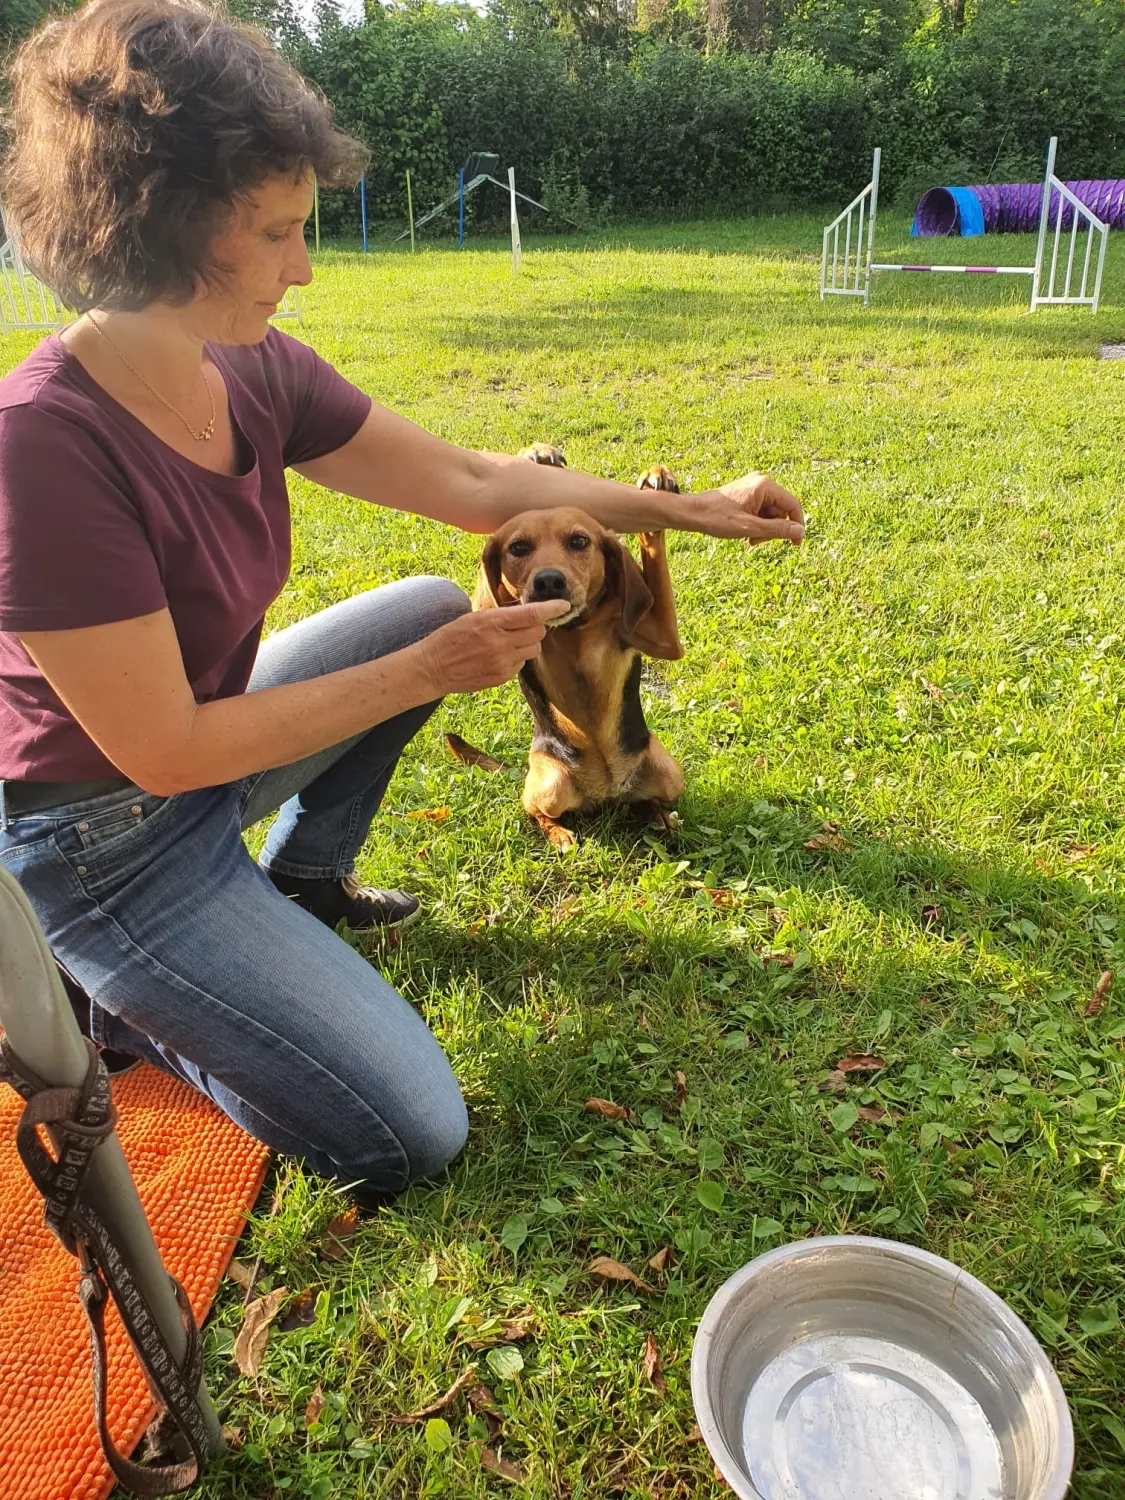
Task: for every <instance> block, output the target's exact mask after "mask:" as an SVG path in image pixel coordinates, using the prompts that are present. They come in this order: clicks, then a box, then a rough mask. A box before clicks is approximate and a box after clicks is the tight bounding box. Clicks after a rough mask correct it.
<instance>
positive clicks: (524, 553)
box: [508, 537, 532, 557]
mask: <svg viewBox="0 0 1125 1500" xmlns="http://www.w3.org/2000/svg"><path fill="white" fill-rule="evenodd" d="M531 552H532V546H531V543H530V542H528V541H525V540H524V539H523V538H522V537H521V538H517V539H516V540H515V541H514V542H509V543H508V556H509V557H530V556H531Z"/></svg>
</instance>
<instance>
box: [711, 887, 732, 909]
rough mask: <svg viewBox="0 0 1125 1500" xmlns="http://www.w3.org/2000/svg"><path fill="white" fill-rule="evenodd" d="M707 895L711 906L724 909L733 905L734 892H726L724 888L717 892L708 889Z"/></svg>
mask: <svg viewBox="0 0 1125 1500" xmlns="http://www.w3.org/2000/svg"><path fill="white" fill-rule="evenodd" d="M707 894H708V895H709V896H710V897H711V905H712V906H717V907H719V908H720V909H725V908H726V907H728V906H733V905H734V892H733V891H728V890H727V889H726V888H725V887H720V889H719V890H711V889H710V887H708V889H707Z"/></svg>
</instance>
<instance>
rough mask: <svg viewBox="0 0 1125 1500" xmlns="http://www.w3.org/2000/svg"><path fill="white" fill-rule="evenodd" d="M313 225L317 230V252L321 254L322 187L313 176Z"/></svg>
mask: <svg viewBox="0 0 1125 1500" xmlns="http://www.w3.org/2000/svg"><path fill="white" fill-rule="evenodd" d="M313 227H314V230H315V232H316V253H317V254H318V255H319V254H320V187H319V185H318V183H317V180H316V178H315V177H314V178H313Z"/></svg>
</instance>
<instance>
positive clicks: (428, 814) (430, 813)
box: [406, 807, 449, 823]
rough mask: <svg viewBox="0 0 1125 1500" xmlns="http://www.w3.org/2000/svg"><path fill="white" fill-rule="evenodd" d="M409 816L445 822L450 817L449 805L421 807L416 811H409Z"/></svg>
mask: <svg viewBox="0 0 1125 1500" xmlns="http://www.w3.org/2000/svg"><path fill="white" fill-rule="evenodd" d="M406 816H407V817H408V818H425V820H426V822H427V823H444V822H445V820H446V818H448V817H449V808H448V807H420V808H418V809H417V811H416V812H408V813H407V815H406Z"/></svg>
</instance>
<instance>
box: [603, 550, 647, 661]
mask: <svg viewBox="0 0 1125 1500" xmlns="http://www.w3.org/2000/svg"><path fill="white" fill-rule="evenodd" d="M602 555H603V556H604V557H605V581H606V592H607V593H608V594H610V595H616V597H617V598H618V599H620V600H621V634H622V635H623V636H624V637H625V644H626V645H627V646H632V645H634V644H635V642H634V640H633V632H634V631H635V630H636V628H637V626H638V625H639V624H640V623H641V621H642V620H643V619H644V617H645V615H647V614H648V612H649V610H650V609H651V608H652V606H653V602H654V601H653V597H652V592H651V590H650V589H649V586H648V584H647V583H646V582H645V581H644V578H643V577H642V576H641V570H640V568H638V567H637V565H636V563H635V562H634V561H633V554H632V553H631V552H630V551H629V549H628V547H626V545H625V543H624V542H623V541H622V540H621V539H620V537H616V536H613V535H609V536H606V537H603V538H602ZM638 649H639V648H638Z"/></svg>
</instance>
